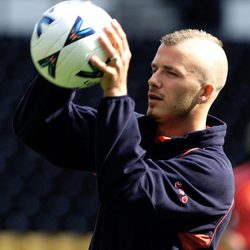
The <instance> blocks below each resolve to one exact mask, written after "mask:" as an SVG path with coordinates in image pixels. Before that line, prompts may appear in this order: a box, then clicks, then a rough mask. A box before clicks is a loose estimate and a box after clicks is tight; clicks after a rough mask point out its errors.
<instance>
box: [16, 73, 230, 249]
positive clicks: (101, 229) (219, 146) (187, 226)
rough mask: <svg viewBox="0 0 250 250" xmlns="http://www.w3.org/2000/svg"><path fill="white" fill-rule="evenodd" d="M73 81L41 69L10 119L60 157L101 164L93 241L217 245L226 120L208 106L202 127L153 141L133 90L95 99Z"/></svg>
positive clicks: (222, 216) (59, 161) (63, 161)
mask: <svg viewBox="0 0 250 250" xmlns="http://www.w3.org/2000/svg"><path fill="white" fill-rule="evenodd" d="M73 99H74V91H72V90H68V89H63V88H59V87H56V86H53V85H52V84H49V83H48V82H46V81H45V80H44V79H42V78H41V77H38V78H37V79H36V80H35V81H34V82H33V83H32V84H31V85H30V87H29V88H28V90H27V92H26V94H25V96H24V97H23V99H22V100H21V102H20V104H19V106H18V108H17V110H16V113H15V116H14V119H13V128H14V132H15V134H16V135H17V136H19V137H20V138H22V140H23V141H24V143H26V144H27V145H28V146H29V147H31V148H32V149H33V150H35V151H37V152H39V153H40V154H41V155H43V156H44V157H46V158H47V159H48V160H50V161H51V162H52V163H54V164H56V165H57V166H61V167H64V168H72V169H74V168H75V169H81V170H85V171H91V172H95V173H96V177H97V188H98V196H99V200H100V204H101V206H100V209H99V212H98V217H97V221H96V227H95V231H94V234H93V239H92V242H91V246H90V249H91V250H177V249H184V250H198V249H213V250H215V249H216V247H217V245H218V242H219V239H220V237H221V235H222V233H223V231H224V230H225V228H226V226H227V224H228V222H229V219H230V215H231V211H232V206H233V196H234V181H233V179H234V178H233V172H232V167H231V164H230V161H229V160H228V158H227V157H226V155H225V153H224V151H223V144H224V137H225V134H226V125H225V123H223V122H222V121H220V120H218V119H216V118H214V117H212V116H208V119H207V126H208V128H207V129H205V130H202V131H196V132H191V133H188V134H186V135H184V136H178V137H173V138H171V139H169V140H165V141H162V142H160V141H156V140H155V134H156V128H157V124H156V123H155V121H154V120H152V119H149V118H148V117H147V116H142V115H138V114H137V113H136V112H134V101H133V100H132V99H131V98H130V97H128V96H122V97H105V98H102V100H101V101H100V104H99V106H98V108H97V110H96V109H93V108H91V107H85V106H84V107H83V106H79V105H76V104H74V103H73V102H72V100H73Z"/></svg>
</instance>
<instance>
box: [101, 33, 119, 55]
mask: <svg viewBox="0 0 250 250" xmlns="http://www.w3.org/2000/svg"><path fill="white" fill-rule="evenodd" d="M99 42H100V44H101V46H102V48H103V50H104V52H105V53H106V55H107V56H108V57H113V56H114V55H115V54H116V53H117V51H116V49H115V48H114V46H113V45H112V42H111V41H110V40H109V39H108V37H107V36H106V35H105V34H104V35H101V36H100V37H99Z"/></svg>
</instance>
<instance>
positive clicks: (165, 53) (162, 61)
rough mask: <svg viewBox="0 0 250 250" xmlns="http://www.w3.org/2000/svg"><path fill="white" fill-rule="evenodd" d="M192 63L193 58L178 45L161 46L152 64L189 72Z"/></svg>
mask: <svg viewBox="0 0 250 250" xmlns="http://www.w3.org/2000/svg"><path fill="white" fill-rule="evenodd" d="M193 63H194V58H193V56H192V55H191V54H190V53H188V52H187V50H186V49H185V48H184V47H183V46H180V45H165V44H164V43H163V44H161V45H160V46H159V48H158V50H157V52H156V54H155V57H154V59H153V62H152V64H153V65H156V66H159V67H160V66H166V65H168V66H171V67H174V68H182V69H185V70H186V71H189V70H191V67H192V64H193Z"/></svg>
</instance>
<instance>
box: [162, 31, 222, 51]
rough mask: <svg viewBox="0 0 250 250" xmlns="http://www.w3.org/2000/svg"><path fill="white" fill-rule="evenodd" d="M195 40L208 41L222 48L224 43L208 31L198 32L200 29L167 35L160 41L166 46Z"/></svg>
mask: <svg viewBox="0 0 250 250" xmlns="http://www.w3.org/2000/svg"><path fill="white" fill-rule="evenodd" d="M193 38H199V39H204V40H208V41H211V42H214V43H216V44H217V45H219V46H220V47H223V43H222V41H221V40H220V39H219V38H217V37H215V36H213V35H211V34H209V33H207V32H206V31H203V30H198V29H182V30H178V31H175V32H173V33H169V34H166V35H165V36H163V37H162V38H161V39H160V41H161V43H164V44H166V45H177V44H180V43H181V42H183V41H186V40H188V39H193Z"/></svg>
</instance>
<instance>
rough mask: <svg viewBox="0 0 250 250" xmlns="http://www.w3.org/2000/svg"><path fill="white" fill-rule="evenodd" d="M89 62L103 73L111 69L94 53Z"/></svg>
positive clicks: (109, 71) (110, 71)
mask: <svg viewBox="0 0 250 250" xmlns="http://www.w3.org/2000/svg"><path fill="white" fill-rule="evenodd" d="M90 63H91V64H92V65H93V66H95V67H96V68H98V69H99V70H100V71H102V72H104V73H106V72H107V73H112V70H113V69H112V68H111V67H109V66H108V65H107V64H106V63H105V62H104V61H102V60H101V59H100V58H99V57H97V56H95V55H93V56H91V58H90Z"/></svg>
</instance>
